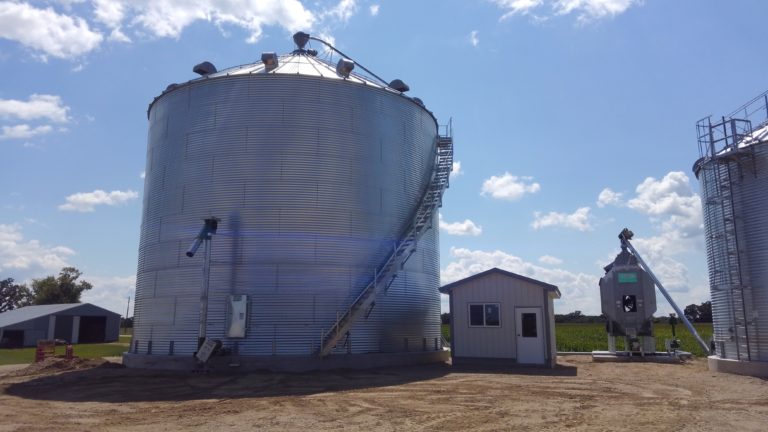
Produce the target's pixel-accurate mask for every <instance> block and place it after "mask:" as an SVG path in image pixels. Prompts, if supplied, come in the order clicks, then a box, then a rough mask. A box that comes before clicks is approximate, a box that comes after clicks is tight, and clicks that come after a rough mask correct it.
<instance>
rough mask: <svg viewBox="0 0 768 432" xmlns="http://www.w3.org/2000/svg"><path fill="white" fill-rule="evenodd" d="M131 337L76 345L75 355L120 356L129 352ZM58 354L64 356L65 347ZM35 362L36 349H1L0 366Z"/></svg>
mask: <svg viewBox="0 0 768 432" xmlns="http://www.w3.org/2000/svg"><path fill="white" fill-rule="evenodd" d="M130 340H131V337H130V336H124V335H120V342H113V343H104V344H79V345H75V346H74V349H75V355H76V356H77V357H80V358H86V359H91V358H99V357H112V356H119V355H121V354H123V353H124V352H125V351H127V350H128V344H129V343H130ZM56 354H57V355H58V354H62V355H63V354H64V347H63V346H58V347H56ZM34 360H35V348H14V349H0V365H9V364H24V363H32V362H33V361H34Z"/></svg>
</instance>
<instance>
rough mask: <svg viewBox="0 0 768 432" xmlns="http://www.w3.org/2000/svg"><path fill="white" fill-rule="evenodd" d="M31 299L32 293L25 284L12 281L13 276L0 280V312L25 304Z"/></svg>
mask: <svg viewBox="0 0 768 432" xmlns="http://www.w3.org/2000/svg"><path fill="white" fill-rule="evenodd" d="M31 301H32V294H31V293H30V291H29V288H27V286H26V285H19V284H16V283H13V278H7V279H3V280H0V312H5V311H9V310H13V309H18V308H20V307H23V306H27V305H29V304H30V303H31Z"/></svg>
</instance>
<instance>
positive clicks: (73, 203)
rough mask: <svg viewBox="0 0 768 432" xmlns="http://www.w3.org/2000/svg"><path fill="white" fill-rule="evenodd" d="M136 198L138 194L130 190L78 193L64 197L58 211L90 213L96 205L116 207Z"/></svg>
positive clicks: (98, 190)
mask: <svg viewBox="0 0 768 432" xmlns="http://www.w3.org/2000/svg"><path fill="white" fill-rule="evenodd" d="M138 197H139V194H138V193H137V192H134V191H132V190H127V191H119V190H116V191H112V192H105V191H103V190H100V189H97V190H95V191H93V192H78V193H75V194H72V195H70V196H68V197H66V198H65V201H66V202H65V203H64V204H61V205H60V206H59V210H64V211H78V212H92V211H94V210H95V208H96V206H98V205H108V206H117V205H121V204H125V203H126V202H128V201H131V200H134V199H136V198H138Z"/></svg>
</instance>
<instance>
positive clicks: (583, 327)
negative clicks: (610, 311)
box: [442, 323, 712, 356]
mask: <svg viewBox="0 0 768 432" xmlns="http://www.w3.org/2000/svg"><path fill="white" fill-rule="evenodd" d="M694 327H696V330H697V331H698V332H699V335H700V336H701V338H702V339H704V341H705V342H706V341H709V338H710V337H711V336H712V324H705V323H696V324H694ZM675 330H676V333H677V338H678V339H680V342H681V345H682V349H683V350H684V351H689V352H691V353H692V354H694V355H696V356H704V351H703V350H702V349H701V347H700V346H699V345H698V343H696V339H694V337H693V335H691V334H690V333H689V332H688V329H686V328H685V326H684V325H682V324H679V325H677V326H676V327H675ZM442 332H443V336H445V338H446V339H448V340H449V341H450V340H451V335H450V333H451V326H450V325H449V324H443V326H442ZM653 332H654V334H655V335H656V349H657V350H658V351H664V340H665V339H671V338H672V329H671V328H670V326H669V325H668V324H661V323H658V324H654V326H653ZM555 335H556V338H557V350H558V351H595V350H607V349H608V336H607V335H606V333H605V324H560V323H558V324H555ZM616 348H617V349H624V340H623V338H616Z"/></svg>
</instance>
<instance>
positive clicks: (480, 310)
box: [469, 303, 501, 327]
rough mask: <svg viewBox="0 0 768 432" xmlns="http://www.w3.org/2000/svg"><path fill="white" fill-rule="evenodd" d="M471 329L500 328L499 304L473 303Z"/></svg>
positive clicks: (471, 306)
mask: <svg viewBox="0 0 768 432" xmlns="http://www.w3.org/2000/svg"><path fill="white" fill-rule="evenodd" d="M469 325H470V327H499V326H501V315H500V313H499V304H498V303H471V304H470V305H469Z"/></svg>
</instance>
